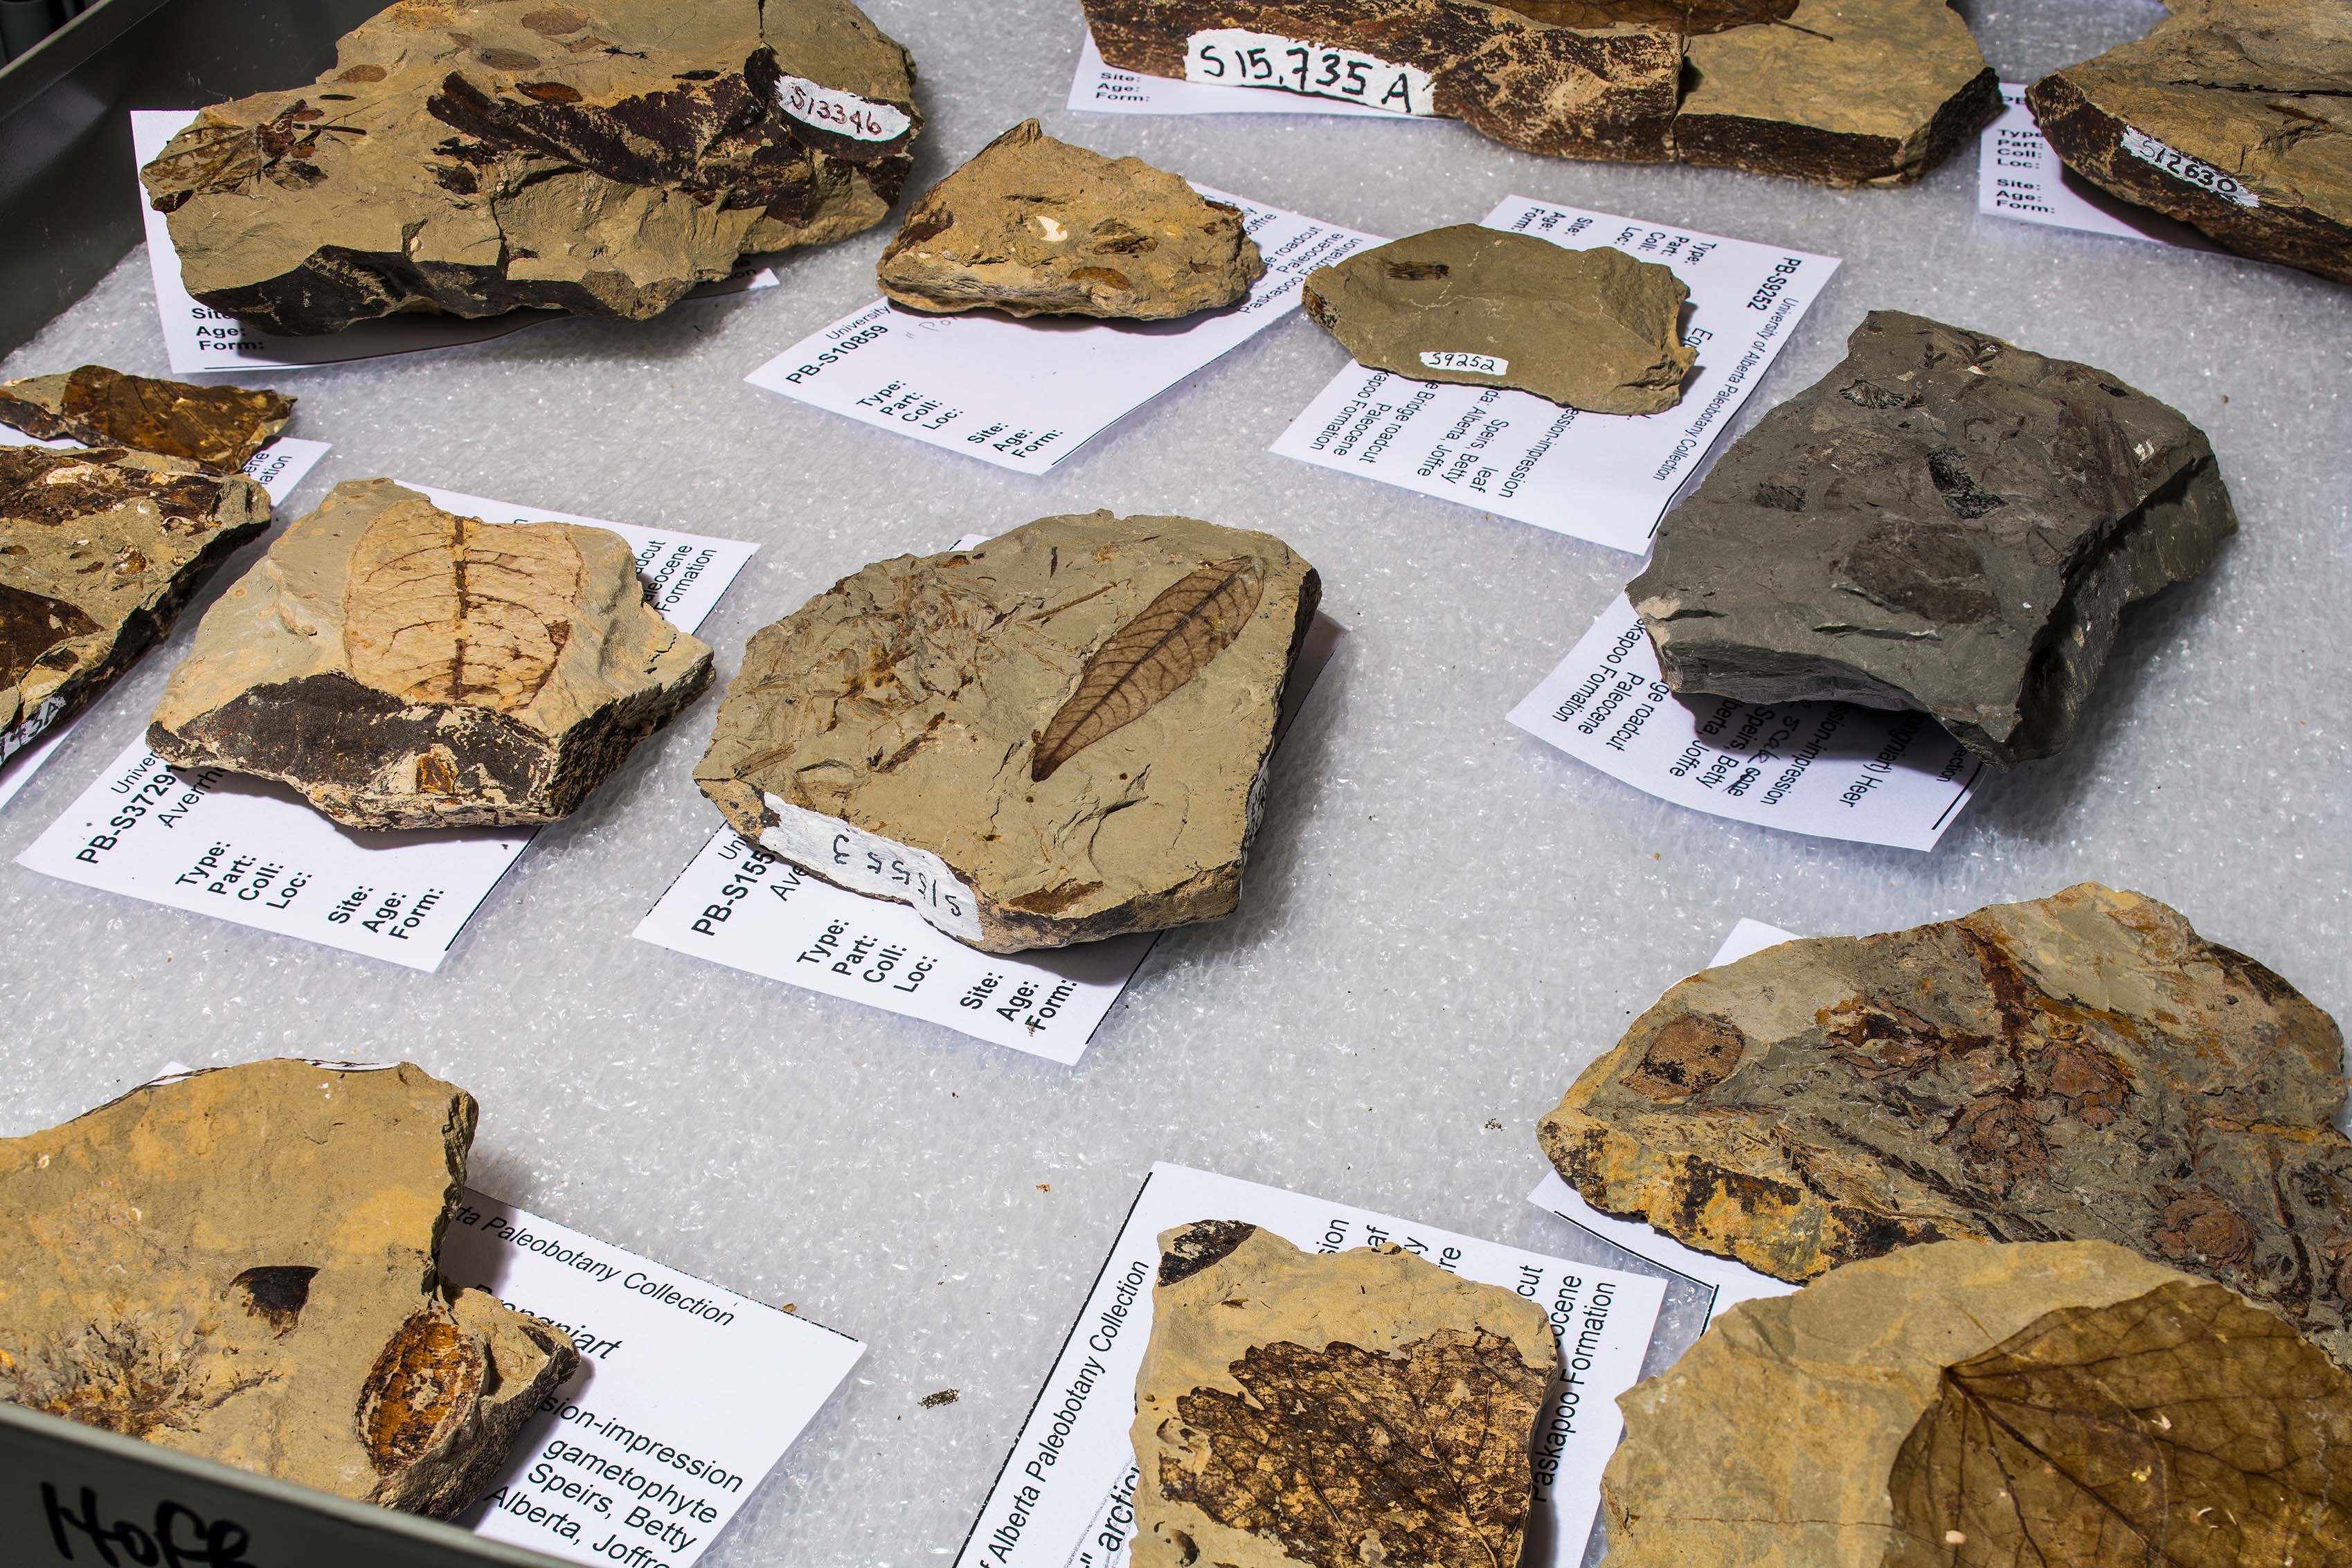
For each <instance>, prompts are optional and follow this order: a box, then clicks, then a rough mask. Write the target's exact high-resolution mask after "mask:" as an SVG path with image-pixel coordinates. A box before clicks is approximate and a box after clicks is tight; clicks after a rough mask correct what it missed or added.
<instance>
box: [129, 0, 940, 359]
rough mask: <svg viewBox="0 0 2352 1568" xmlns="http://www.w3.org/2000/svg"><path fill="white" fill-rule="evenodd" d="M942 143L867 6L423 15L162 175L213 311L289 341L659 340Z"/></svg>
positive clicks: (159, 160)
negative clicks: (356, 336) (365, 333)
mask: <svg viewBox="0 0 2352 1568" xmlns="http://www.w3.org/2000/svg"><path fill="white" fill-rule="evenodd" d="M920 123H921V122H920V117H919V115H918V114H917V112H916V110H915V105H914V67H913V64H912V63H911V62H910V61H909V60H908V57H907V52H906V51H905V50H904V49H902V48H900V47H898V45H897V44H896V43H894V42H892V41H891V40H890V39H889V38H888V37H885V36H884V35H883V34H882V33H881V32H880V31H878V30H877V28H876V27H875V26H874V25H873V23H871V22H870V21H868V20H867V19H866V16H865V14H864V13H863V12H861V11H859V10H858V9H857V8H856V6H855V5H851V4H849V0H765V3H763V0H695V3H694V4H691V5H680V4H677V0H562V3H551V0H403V3H402V4H399V5H392V6H389V7H388V8H386V9H385V10H383V11H382V12H380V13H379V14H377V15H376V16H373V17H372V18H370V19H369V20H368V21H367V22H365V23H363V24H362V26H359V27H358V28H357V29H356V30H354V31H353V32H352V33H350V34H348V35H346V36H345V37H343V39H342V40H341V43H340V44H339V45H338V46H337V51H336V58H335V63H334V65H333V67H332V68H330V69H329V70H328V71H327V72H326V73H325V74H324V75H323V76H321V77H320V78H319V79H318V80H317V81H315V82H312V83H311V84H310V85H309V86H307V87H300V88H294V89H288V90H286V91H282V92H265V93H258V94H256V95H255V96H253V97H251V98H244V99H236V100H235V101H234V102H230V103H223V104H215V106H213V107H212V108H210V109H207V110H205V111H204V112H203V113H202V114H200V115H198V116H197V117H196V120H195V121H194V124H192V125H190V126H189V127H188V128H187V129H186V130H185V131H182V132H180V134H179V135H177V136H175V137H173V139H172V141H171V142H170V144H169V145H168V146H166V147H165V148H164V149H163V152H162V153H161V154H159V155H158V156H157V157H156V159H155V161H154V162H152V163H150V164H148V165H147V167H146V168H145V169H143V170H142V171H141V172H140V178H141V180H142V182H143V183H145V185H146V189H147V194H148V197H149V199H150V200H151V201H152V203H153V204H154V206H155V209H156V210H157V211H158V212H162V213H164V214H169V220H170V227H171V235H172V244H173V247H174V248H175V249H176V250H177V251H178V252H179V257H180V267H181V272H182V275H183V277H184V278H185V280H186V283H187V287H188V292H189V293H191V294H193V295H194V296H195V297H196V298H198V299H199V300H201V301H203V302H204V303H205V304H206V305H209V306H211V307H212V308H214V309H216V310H222V311H226V312H227V313H228V314H229V315H232V316H237V317H242V318H244V319H247V320H251V321H255V322H258V323H259V324H261V325H262V326H265V327H267V328H268V329H272V330H274V331H279V332H289V333H316V332H332V331H335V330H337V329H341V328H343V327H347V326H349V325H351V324H352V322H354V321H364V320H369V319H373V318H376V317H380V316H389V315H393V314H395V313H403V312H413V311H425V312H437V313H444V314H447V315H452V316H463V317H480V316H495V315H499V314H500V313H502V312H505V311H509V310H513V309H516V308H520V307H525V306H537V307H546V308H552V309H557V310H567V311H571V312H573V313H574V314H577V315H582V316H596V317H604V318H610V319H625V320H643V319H646V318H648V317H652V316H657V315H659V314H660V313H661V312H662V311H664V310H667V308H669V307H670V306H672V305H674V304H676V303H677V301H678V300H679V299H680V298H683V297H684V296H685V295H686V293H687V292H688V290H689V289H691V288H693V287H696V286H697V285H698V284H704V283H711V282H716V281H718V280H719V279H721V278H724V277H728V276H729V275H730V274H731V273H732V272H733V271H734V270H735V268H736V267H737V265H738V263H739V261H740V258H741V257H743V256H747V255H751V254H754V253H758V252H762V251H774V250H782V249H786V248H788V247H790V246H803V245H819V244H824V243H826V242H828V241H832V240H837V239H841V238H844V237H845V236H847V235H853V234H856V233H857V232H859V231H860V230H862V229H867V228H871V227H873V226H874V225H876V224H878V223H880V222H881V221H882V220H883V218H884V217H885V216H887V214H888V211H889V207H890V204H891V203H892V202H893V201H894V200H896V199H897V197H898V191H899V189H900V187H901V186H903V185H904V184H905V183H906V179H907V175H908V170H909V169H910V168H911V166H912V160H911V157H910V155H909V149H910V148H911V147H912V145H913V142H914V140H915V137H916V135H917V133H918V131H919V128H920Z"/></svg>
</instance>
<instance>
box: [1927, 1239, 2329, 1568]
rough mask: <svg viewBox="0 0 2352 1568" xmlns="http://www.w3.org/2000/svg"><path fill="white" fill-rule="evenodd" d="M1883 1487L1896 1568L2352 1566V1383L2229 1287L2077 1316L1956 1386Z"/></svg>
mask: <svg viewBox="0 0 2352 1568" xmlns="http://www.w3.org/2000/svg"><path fill="white" fill-rule="evenodd" d="M1889 1490H1890V1491H1891V1494H1892V1496H1893V1499H1894V1503H1895V1523H1896V1525H1897V1526H1898V1527H1899V1528H1900V1529H1901V1530H1902V1531H1903V1532H1904V1533H1905V1535H1906V1536H1907V1537H1908V1538H1909V1539H1908V1541H1907V1542H1905V1543H1901V1544H1898V1545H1897V1546H1895V1548H1894V1549H1893V1550H1892V1551H1890V1552H1889V1553H1888V1558H1887V1561H1888V1563H1890V1564H1897V1563H1899V1564H1905V1565H1909V1564H1925V1563H1948V1564H1951V1565H1952V1568H2018V1565H2021V1564H2032V1565H2033V1568H2244V1565H2249V1564H2254V1563H2261V1564H2265V1565H2268V1564H2273V1563H2275V1564H2288V1563H2293V1564H2297V1565H2301V1564H2310V1565H2312V1568H2319V1565H2320V1564H2325V1563H2346V1562H2352V1376H2347V1375H2346V1374H2345V1373H2344V1372H2343V1371H2342V1370H2341V1369H2340V1368H2338V1367H2336V1365H2335V1364H2333V1363H2331V1362H2330V1361H2329V1360H2328V1359H2327V1357H2326V1355H2325V1354H2322V1353H2321V1352H2320V1351H2319V1350H2318V1349H2317V1348H2316V1347H2315V1346H2314V1345H2312V1344H2311V1343H2308V1342H2307V1341H2305V1339H2303V1338H2302V1337H2301V1336H2300V1335H2298V1334H2297V1333H2295V1332H2294V1329H2292V1328H2291V1327H2289V1326H2288V1325H2287V1324H2286V1323H2285V1322H2282V1321H2281V1320H2280V1319H2278V1318H2276V1317H2274V1316H2273V1315H2272V1314H2270V1313H2269V1312H2263V1311H2262V1310H2261V1309H2260V1308H2257V1307H2253V1306H2250V1305H2248V1304H2247V1303H2246V1302H2245V1301H2243V1300H2242V1299H2241V1298H2240V1297H2238V1296H2237V1295H2235V1294H2234V1293H2232V1292H2231V1291H2228V1290H2225V1289H2223V1288H2222V1287H2221V1286H2219V1285H2213V1284H2207V1283H2202V1282H2199V1283H2189V1282H2186V1281H2182V1282H2178V1283H2172V1284H2167V1285H2163V1286H2160V1287H2158V1289H2156V1290H2154V1291H2149V1292H2148V1293H2147V1294H2146V1295H2143V1296H2138V1297H2136V1298H2133V1299H2131V1300H2129V1301H2121V1302H2118V1303H2116V1304H2115V1305H2113V1306H2106V1307H2098V1308H2068V1309H2064V1310H2062V1311H2059V1312H2051V1313H2049V1314H2048V1315H2046V1316H2044V1317H2042V1318H2041V1319H2039V1320H2037V1321H2036V1322H2033V1323H2032V1324H2030V1325H2029V1326H2027V1327H2026V1328H2025V1329H2023V1330H2021V1332H2019V1333H2015V1334H2013V1335H2011V1337H2010V1338H2009V1339H2008V1340H2006V1341H2004V1342H2003V1343H2000V1344H1998V1345H1996V1346H1994V1347H1993V1348H1992V1349H1991V1350H1989V1351H1987V1352H1985V1353H1984V1354H1981V1355H1978V1356H1975V1357H1973V1358H1971V1359H1969V1360H1968V1361H1964V1362H1961V1363H1960V1364H1958V1365H1956V1366H1953V1367H1950V1368H1948V1370H1947V1371H1946V1372H1945V1373H1944V1375H1943V1383H1942V1394H1941V1397H1940V1398H1939V1399H1938V1400H1937V1403H1936V1404H1935V1405H1934V1406H1931V1407H1930V1408H1929V1409H1928V1410H1927V1414H1925V1415H1924V1416H1921V1417H1920V1418H1919V1423H1918V1425H1917V1426H1916V1427H1913V1428H1912V1430H1911V1435H1910V1436H1909V1437H1907V1438H1906V1439H1905V1441H1904V1444H1903V1448H1902V1451H1901V1452H1900V1454H1899V1455H1898V1456H1897V1457H1896V1459H1895V1470H1894V1474H1893V1476H1892V1478H1891V1479H1890V1482H1889ZM1923 1548H1924V1550H1923Z"/></svg>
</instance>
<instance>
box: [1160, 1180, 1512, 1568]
mask: <svg viewBox="0 0 2352 1568" xmlns="http://www.w3.org/2000/svg"><path fill="white" fill-rule="evenodd" d="M1160 1249H1161V1252H1162V1258H1161V1260H1160V1274H1159V1281H1158V1283H1157V1285H1156V1287H1155V1288H1154V1290H1153V1291H1152V1295H1151V1343H1150V1345H1149V1347H1147V1348H1146V1350H1145V1351H1144V1354H1143V1364H1142V1367H1141V1369H1140V1370H1139V1373H1138V1374H1137V1376H1136V1384H1135V1427H1134V1439H1135V1460H1136V1465H1137V1468H1138V1469H1139V1472H1140V1475H1139V1479H1138V1482H1137V1485H1136V1491H1135V1511H1136V1530H1135V1536H1134V1539H1133V1542H1132V1551H1133V1553H1134V1560H1135V1564H1136V1568H1189V1565H1191V1564H1194V1563H1218V1564H1231V1565H1232V1568H1292V1565H1295V1564H1299V1563H1309V1564H1313V1565H1314V1568H1352V1565H1355V1564H1359V1563H1399V1564H1404V1563H1410V1564H1414V1565H1415V1568H1495V1565H1496V1564H1497V1563H1517V1562H1518V1561H1519V1557H1520V1552H1521V1548H1522V1545H1523V1543H1524V1542H1525V1539H1526V1531H1527V1521H1528V1507H1529V1499H1530V1490H1531V1488H1532V1486H1533V1484H1534V1474H1533V1469H1532V1466H1531V1464H1530V1462H1529V1459H1528V1445H1529V1443H1530V1441H1531V1439H1532V1438H1533V1437H1534V1433H1535V1424H1536V1418H1537V1416H1538V1414H1539V1413H1540V1412H1541V1410H1542V1408H1543V1403H1544V1396H1545V1393H1546V1391H1547V1389H1548V1387H1549V1384H1550V1382H1551V1379H1552V1376H1553V1375H1554V1374H1555V1373H1556V1372H1557V1371H1558V1369H1559V1346H1558V1344H1557V1343H1556V1342H1555V1341H1554V1340H1553V1338H1552V1333H1551V1327H1550V1324H1549V1323H1548V1322H1546V1321H1545V1319H1544V1313H1543V1309H1542V1308H1541V1307H1538V1305H1536V1304H1535V1303H1534V1302H1533V1301H1524V1300H1522V1299H1521V1298H1519V1297H1518V1296H1517V1295H1514V1294H1513V1293H1512V1292H1511V1291H1507V1290H1504V1289H1502V1288H1501V1287H1499V1286H1496V1285H1483V1284H1479V1283H1476V1282H1475V1281H1469V1280H1463V1279H1459V1278H1456V1277H1455V1276H1454V1275H1453V1274H1450V1273H1448V1272H1446V1271H1445V1270H1443V1269H1440V1268H1439V1267H1437V1265H1435V1264H1434V1263H1429V1262H1425V1261H1423V1260H1421V1259H1419V1258H1416V1257H1413V1256H1412V1254H1410V1253H1408V1252H1406V1251H1404V1250H1403V1249H1401V1248H1397V1247H1385V1246H1384V1247H1372V1248H1364V1249H1358V1250H1355V1251H1350V1252H1340V1253H1333V1254H1317V1253H1312V1252H1302V1251H1300V1250H1299V1249H1297V1248H1296V1247H1293V1246H1292V1245H1291V1244H1290V1243H1289V1242H1287V1241H1286V1240H1284V1239H1282V1238H1280V1237H1278V1236H1276V1235H1273V1234H1271V1233H1270V1232H1267V1231H1265V1230H1260V1229H1258V1228H1255V1227H1254V1226H1250V1225H1247V1224H1244V1223H1242V1222H1239V1221H1235V1220H1211V1221H1206V1222H1203V1223H1202V1224H1198V1225H1192V1226H1187V1227H1184V1228H1181V1229H1177V1230H1171V1231H1168V1232H1166V1233H1164V1234H1163V1235H1162V1236H1161V1237H1160Z"/></svg>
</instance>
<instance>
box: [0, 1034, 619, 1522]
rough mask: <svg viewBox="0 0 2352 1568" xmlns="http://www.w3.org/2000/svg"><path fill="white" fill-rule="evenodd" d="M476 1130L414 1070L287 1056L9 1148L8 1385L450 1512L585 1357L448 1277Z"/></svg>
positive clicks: (485, 1479)
mask: <svg viewBox="0 0 2352 1568" xmlns="http://www.w3.org/2000/svg"><path fill="white" fill-rule="evenodd" d="M475 1120H476V1107H475V1103H474V1099H473V1096H472V1095H470V1094H467V1092H465V1091H464V1090H462V1089H457V1088H455V1087H453V1086H452V1085H450V1084H447V1083H443V1082H438V1081H437V1080H435V1079H433V1078H430V1077H428V1076H426V1075H425V1073H424V1072H423V1071H420V1070H418V1069H417V1068H415V1067H412V1066H406V1065H403V1066H399V1067H391V1068H377V1069H352V1068H346V1067H341V1066H329V1065H324V1064H321V1063H318V1062H310V1061H259V1062H255V1063H253V1064H251V1065H249V1066H245V1067H231V1068H222V1069H218V1070H215V1071H205V1072H195V1073H189V1074H184V1075H181V1076H179V1077H176V1078H169V1079H164V1080H162V1081H160V1082H155V1083H151V1084H148V1085H147V1086H145V1087H144V1088H141V1089H134V1090H132V1091H131V1092H130V1093H128V1094H125V1095H124V1096H122V1097H121V1099H119V1100H116V1101H113V1102H112V1103H109V1104H106V1105H103V1106H100V1108H99V1109H97V1110H95V1111H92V1112H90V1113H88V1114H87V1115H84V1116H79V1117H77V1118H76V1119H74V1120H73V1121H70V1122H68V1123H66V1124H64V1125H62V1126H58V1127H53V1128H51V1129H49V1130H48V1131H47V1132H44V1133H36V1134H33V1135H32V1136H30V1137H24V1138H12V1139H7V1140H0V1207H5V1209H6V1211H7V1213H8V1215H9V1218H10V1223H9V1225H8V1226H7V1228H6V1230H5V1234H0V1399H5V1400H8V1401H9V1402H11V1403H14V1404H17V1405H22V1406H28V1407H30V1408H32V1409H36V1410H41V1411H46V1412H47V1413H48V1414H50V1415H54V1416H66V1417H68V1418H69V1419H71V1420H76V1421H80V1422H83V1423H85V1424H87V1425H89V1426H92V1427H102V1428H104V1429H105V1430H107V1431H110V1432H119V1433H121V1434H122V1435H123V1436H125V1437H139V1438H143V1439H144V1440H146V1441H148V1442H151V1443H154V1444H158V1445H160V1446H162V1447H163V1448H173V1449H176V1450H178V1451H179V1452H181V1453H184V1454H195V1455H199V1456H202V1457H203V1458H210V1459H218V1460H220V1461H221V1462H223V1463H225V1464H231V1465H236V1466H238V1467H239V1468H241V1469H248V1470H256V1471H258V1472H260V1473H261V1474H263V1475H268V1476H274V1477H276V1478H278V1479H280V1480H287V1481H293V1482H296V1483H298V1484H299V1485H302V1486H307V1487H315V1488H317V1489H319V1490H321V1491H327V1492H331V1493H333V1494H335V1495H336V1496H338V1497H346V1498H353V1499H357V1500H361V1501H364V1502H374V1503H381V1504H383V1505H384V1506H386V1507H389V1508H396V1509H403V1510H405V1511H410V1512H415V1513H424V1514H430V1515H433V1516H435V1517H437V1518H446V1517H448V1516H450V1515H452V1514H455V1513H457V1511H460V1510H462V1509H463V1508H465V1507H466V1506H467V1504H468V1503H470V1502H472V1501H473V1500H474V1499H475V1497H476V1496H477V1495H478V1493H479V1492H480V1491H481V1490H482V1489H483V1488H485V1487H487V1486H488V1484H489V1483H490V1482H491V1481H492V1480H493V1479H496V1477H497V1475H498V1472H499V1469H500V1468H501V1467H503V1465H504V1464H505V1463H506V1459H507V1452H508V1449H509V1447H510V1446H511V1444H512V1443H513V1441H514V1438H515V1437H516V1435H517V1433H518V1432H520V1429H521V1427H522V1426H523V1424H524V1423H525V1422H526V1421H528V1420H529V1419H530V1417H531V1416H535V1415H536V1414H538V1412H539V1406H540V1401H541V1399H542V1398H544V1397H545V1396H548V1395H549V1394H551V1393H552V1392H553V1391H554V1390H555V1389H556V1387H557V1386H558V1385H561V1384H562V1382H563V1381H564V1380H565V1379H566V1378H567V1377H569V1376H571V1375H572V1371H573V1370H574V1369H575V1368H576V1367H577V1365H578V1364H579V1357H578V1355H577V1354H576V1352H575V1351H574V1349H573V1346H572V1341H571V1339H570V1337H569V1336H568V1335H566V1334H565V1333H564V1332H563V1331H562V1330H561V1329H559V1328H556V1327H555V1326H554V1325H552V1324H551V1323H547V1322H541V1321H540V1320H538V1319H536V1318H532V1317H528V1316H526V1315H525V1314H523V1313H521V1312H516V1311H515V1310H513V1309H512V1308H510V1307H508V1306H506V1305H505V1304H503V1303H502V1302H500V1301H499V1300H498V1299H497V1298H496V1297H495V1296H492V1295H491V1294H489V1293H488V1291H477V1290H457V1289H454V1288H452V1287H450V1286H448V1285H446V1284H445V1283H443V1282H442V1281H440V1279H439V1277H438V1271H437V1269H436V1252H437V1250H438V1249H439V1246H440V1241H441V1233H442V1230H443V1228H445V1227H446V1225H447V1224H448V1222H449V1218H450V1214H451V1212H452V1210H453V1209H454V1208H455V1207H456V1204H457V1192H458V1188H459V1186H460V1185H461V1184H462V1183H463V1182H464V1180H465V1175H466V1155H467V1148H468V1147H469V1145H471V1144H472V1143H473V1139H474V1124H475Z"/></svg>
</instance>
